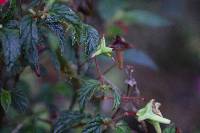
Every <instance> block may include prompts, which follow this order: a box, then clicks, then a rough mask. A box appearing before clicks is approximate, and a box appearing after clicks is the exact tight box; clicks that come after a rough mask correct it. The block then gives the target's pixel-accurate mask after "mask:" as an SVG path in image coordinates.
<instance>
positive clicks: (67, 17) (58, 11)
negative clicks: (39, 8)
mask: <svg viewBox="0 0 200 133" xmlns="http://www.w3.org/2000/svg"><path fill="white" fill-rule="evenodd" d="M49 15H50V16H52V17H54V18H56V19H57V20H58V21H67V22H69V23H71V24H79V23H80V18H79V17H78V16H77V15H76V13H75V12H74V11H73V10H72V9H71V8H69V7H68V6H66V5H62V4H54V5H52V8H51V9H50V10H49Z"/></svg>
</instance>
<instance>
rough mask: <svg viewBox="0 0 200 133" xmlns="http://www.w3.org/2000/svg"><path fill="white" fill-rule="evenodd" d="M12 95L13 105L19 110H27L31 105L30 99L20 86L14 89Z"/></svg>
mask: <svg viewBox="0 0 200 133" xmlns="http://www.w3.org/2000/svg"><path fill="white" fill-rule="evenodd" d="M11 97H12V106H13V107H14V108H15V109H16V110H17V111H19V112H25V111H26V109H27V108H28V106H29V100H28V97H27V95H26V94H25V92H24V90H22V89H20V88H16V89H13V90H12V92H11Z"/></svg>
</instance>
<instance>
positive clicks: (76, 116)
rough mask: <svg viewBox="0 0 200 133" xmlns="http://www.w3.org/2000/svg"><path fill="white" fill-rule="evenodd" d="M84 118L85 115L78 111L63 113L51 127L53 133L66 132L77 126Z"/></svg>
mask: <svg viewBox="0 0 200 133" xmlns="http://www.w3.org/2000/svg"><path fill="white" fill-rule="evenodd" d="M85 117H86V115H85V114H83V113H80V112H79V111H63V112H61V114H60V116H59V118H58V120H57V121H56V122H55V124H54V126H53V133H64V132H67V130H69V129H70V128H72V127H73V126H75V125H77V124H79V123H80V122H81V120H82V119H84V118H85Z"/></svg>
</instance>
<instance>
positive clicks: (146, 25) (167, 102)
mask: <svg viewBox="0 0 200 133" xmlns="http://www.w3.org/2000/svg"><path fill="white" fill-rule="evenodd" d="M95 6H96V7H97V8H95V10H96V9H97V14H95V15H93V18H96V19H97V20H96V22H94V21H91V24H93V25H96V26H97V28H98V27H99V25H101V27H104V30H102V29H101V28H99V30H101V31H102V32H103V33H104V34H106V36H109V37H110V39H111V40H112V39H113V38H114V36H115V35H118V34H119V35H121V36H123V37H124V38H125V39H126V41H128V42H129V43H131V44H133V45H134V49H133V50H130V51H127V52H126V53H125V55H124V56H125V59H126V61H125V62H126V63H127V64H133V65H134V68H135V78H136V81H137V83H138V86H139V89H140V91H141V94H142V96H144V97H145V98H147V99H151V98H155V99H156V100H157V101H159V102H161V103H162V107H161V111H162V112H163V115H164V116H166V117H168V118H169V119H171V120H172V121H173V122H174V123H175V124H176V125H177V126H178V127H180V128H181V129H182V131H183V132H184V133H199V132H200V116H199V114H200V44H199V43H200V15H199V13H200V0H124V1H122V0H99V1H98V2H95ZM88 22H89V23H90V21H88ZM108 40H109V38H108ZM117 75H119V76H117ZM121 75H123V73H121V72H120V71H119V70H118V69H113V70H112V71H111V72H110V73H108V74H107V76H108V77H109V78H112V79H113V80H114V81H116V83H117V84H118V86H120V87H121V88H123V86H122V85H121V84H122V82H120V81H121V79H122V78H121ZM122 81H123V80H122Z"/></svg>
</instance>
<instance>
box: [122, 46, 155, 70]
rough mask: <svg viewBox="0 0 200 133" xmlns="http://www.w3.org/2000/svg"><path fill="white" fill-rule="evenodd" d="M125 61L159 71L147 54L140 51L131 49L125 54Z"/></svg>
mask: <svg viewBox="0 0 200 133" xmlns="http://www.w3.org/2000/svg"><path fill="white" fill-rule="evenodd" d="M130 57H131V58H130ZM124 61H125V62H127V63H136V64H139V65H143V66H146V67H148V68H150V69H153V70H157V69H158V66H157V65H156V64H155V62H154V61H153V60H152V59H151V57H149V56H148V55H147V54H146V53H145V52H143V51H141V50H138V49H130V50H127V51H126V52H125V53H124Z"/></svg>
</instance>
